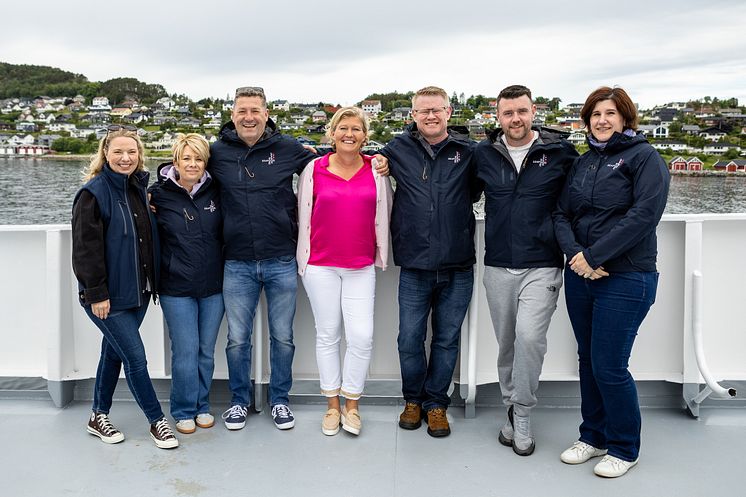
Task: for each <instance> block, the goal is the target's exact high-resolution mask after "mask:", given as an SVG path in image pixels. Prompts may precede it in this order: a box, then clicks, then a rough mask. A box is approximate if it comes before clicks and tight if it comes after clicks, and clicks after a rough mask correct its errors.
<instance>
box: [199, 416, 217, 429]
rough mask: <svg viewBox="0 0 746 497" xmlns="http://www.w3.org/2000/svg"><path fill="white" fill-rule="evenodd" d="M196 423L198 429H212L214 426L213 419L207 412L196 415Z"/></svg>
mask: <svg viewBox="0 0 746 497" xmlns="http://www.w3.org/2000/svg"><path fill="white" fill-rule="evenodd" d="M196 423H197V426H199V427H200V428H212V425H214V424H215V417H214V416H213V415H212V414H210V413H209V412H203V413H200V414H197V419H196Z"/></svg>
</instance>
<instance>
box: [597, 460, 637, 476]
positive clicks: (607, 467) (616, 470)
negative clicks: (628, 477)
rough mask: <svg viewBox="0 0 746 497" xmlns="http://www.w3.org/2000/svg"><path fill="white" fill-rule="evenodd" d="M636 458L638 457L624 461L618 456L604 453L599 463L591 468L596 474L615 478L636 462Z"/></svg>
mask: <svg viewBox="0 0 746 497" xmlns="http://www.w3.org/2000/svg"><path fill="white" fill-rule="evenodd" d="M638 460H639V459H635V460H634V461H625V460H623V459H619V458H618V457H614V456H608V455H606V456H604V458H603V459H601V462H600V463H598V464H596V467H595V468H593V472H594V473H596V474H597V475H598V476H603V477H604V478H617V477H619V476H622V475H623V474H625V473H626V472H627V471H629V469H630V468H631V467H632V466H634V465H635V464H637V461H638Z"/></svg>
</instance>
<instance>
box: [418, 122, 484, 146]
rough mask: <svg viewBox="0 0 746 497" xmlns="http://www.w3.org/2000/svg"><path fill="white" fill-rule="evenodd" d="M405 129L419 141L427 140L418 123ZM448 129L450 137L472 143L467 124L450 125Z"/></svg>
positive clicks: (461, 141)
mask: <svg viewBox="0 0 746 497" xmlns="http://www.w3.org/2000/svg"><path fill="white" fill-rule="evenodd" d="M404 130H405V132H406V133H409V134H410V135H411V136H412V138H414V139H415V140H417V141H420V142H423V141H425V142H426V141H427V140H425V138H424V137H423V136H422V133H420V130H419V129H417V123H411V124H409V125H408V126H407V127H406V128H404ZM446 130H447V131H448V139H450V140H455V141H457V142H460V143H463V144H469V143H471V138H469V129H468V128H467V127H466V126H448V127H447V128H446Z"/></svg>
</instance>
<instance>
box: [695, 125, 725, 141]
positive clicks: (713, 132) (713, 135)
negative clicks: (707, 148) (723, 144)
mask: <svg viewBox="0 0 746 497" xmlns="http://www.w3.org/2000/svg"><path fill="white" fill-rule="evenodd" d="M726 134H727V133H726V132H725V131H723V130H720V129H717V128H707V129H706V130H704V131H700V132H699V136H701V137H702V138H704V139H705V140H712V141H718V140H722V139H723V138H725V135H726Z"/></svg>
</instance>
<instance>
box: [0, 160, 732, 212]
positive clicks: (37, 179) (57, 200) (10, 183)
mask: <svg viewBox="0 0 746 497" xmlns="http://www.w3.org/2000/svg"><path fill="white" fill-rule="evenodd" d="M85 165H86V161H84V160H59V159H49V158H45V159H31V158H0V202H2V207H0V224H66V223H69V222H70V212H71V207H72V201H73V197H74V196H75V192H77V191H78V188H80V185H81V170H82V169H83V167H85ZM157 165H158V161H148V163H147V166H148V168H149V169H150V171H151V181H152V173H154V172H155V169H156V167H157ZM481 208H482V205H481V203H480V204H479V205H478V206H477V211H478V212H479V213H480V214H481ZM705 212H712V213H728V212H746V175H739V176H728V177H723V176H717V177H714V176H710V177H692V176H674V177H673V178H672V180H671V192H670V195H669V198H668V205H667V206H666V213H667V214H698V213H705Z"/></svg>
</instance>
